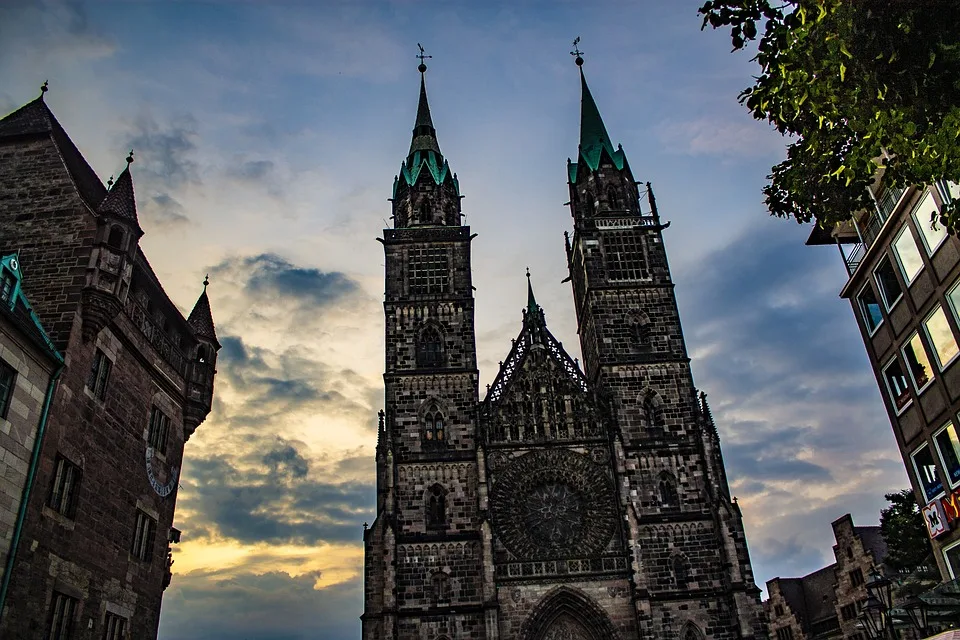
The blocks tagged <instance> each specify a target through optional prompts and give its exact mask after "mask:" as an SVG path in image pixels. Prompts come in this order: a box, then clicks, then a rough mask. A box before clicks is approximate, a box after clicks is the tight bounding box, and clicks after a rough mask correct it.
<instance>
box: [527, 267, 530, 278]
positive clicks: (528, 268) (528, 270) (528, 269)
mask: <svg viewBox="0 0 960 640" xmlns="http://www.w3.org/2000/svg"><path fill="white" fill-rule="evenodd" d="M529 279H530V267H527V280H529Z"/></svg>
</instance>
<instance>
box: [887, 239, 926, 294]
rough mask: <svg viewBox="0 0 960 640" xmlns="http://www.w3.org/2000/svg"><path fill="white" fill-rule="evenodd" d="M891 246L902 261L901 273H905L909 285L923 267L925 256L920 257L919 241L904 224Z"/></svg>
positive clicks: (904, 277) (898, 259)
mask: <svg viewBox="0 0 960 640" xmlns="http://www.w3.org/2000/svg"><path fill="white" fill-rule="evenodd" d="M890 246H891V247H892V248H893V254H894V255H895V256H897V262H899V263H900V273H902V274H903V279H904V280H905V281H906V283H907V286H909V285H910V283H911V282H913V281H914V279H915V278H916V277H917V274H918V273H920V270H921V269H923V258H921V257H920V250H919V249H917V242H916V240H914V239H913V234H912V233H910V227H909V226H904V227H903V229H901V230H900V234H899V235H898V236H897V238H896V239H895V240H894V241H893V244H892V245H890Z"/></svg>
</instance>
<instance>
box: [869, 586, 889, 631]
mask: <svg viewBox="0 0 960 640" xmlns="http://www.w3.org/2000/svg"><path fill="white" fill-rule="evenodd" d="M863 613H864V615H863V621H864V623H865V626H866V628H867V635H869V636H870V638H871V639H872V640H877V639H878V638H888V637H889V636H887V608H886V607H884V606H883V603H882V602H880V600H879V599H878V598H877V597H876V596H874V595H872V594H871V595H870V597H869V598H867V602H866V604H864V605H863Z"/></svg>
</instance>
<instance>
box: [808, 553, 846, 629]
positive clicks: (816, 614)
mask: <svg viewBox="0 0 960 640" xmlns="http://www.w3.org/2000/svg"><path fill="white" fill-rule="evenodd" d="M801 580H802V581H803V596H804V600H806V603H807V606H806V611H807V619H808V620H809V622H810V624H813V623H816V622H819V621H821V620H825V619H827V618H833V617H836V615H837V610H836V605H837V591H836V589H834V584H836V582H837V565H836V564H831V565H829V566H827V567H824V568H823V569H819V570H818V571H814V572H813V573H811V574H808V575H805V576H804V577H803V578H801Z"/></svg>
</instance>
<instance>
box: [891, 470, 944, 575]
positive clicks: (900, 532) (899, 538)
mask: <svg viewBox="0 0 960 640" xmlns="http://www.w3.org/2000/svg"><path fill="white" fill-rule="evenodd" d="M884 498H886V499H887V500H888V501H889V502H890V506H889V507H887V508H885V509H883V510H882V511H881V512H880V533H881V534H883V539H884V541H885V542H886V543H887V557H886V560H885V564H886V565H887V566H889V567H890V568H891V569H894V570H896V571H899V572H910V571H914V570H915V569H917V568H919V567H921V566H923V565H926V564H929V561H930V560H932V559H931V557H930V556H931V554H932V553H933V547H932V546H931V545H930V536H929V535H928V534H927V528H926V525H925V524H924V522H923V516H922V515H921V513H920V507H919V506H917V501H916V500H915V499H914V497H913V489H903V490H902V491H898V492H897V493H888V494H886V495H885V496H884Z"/></svg>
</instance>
